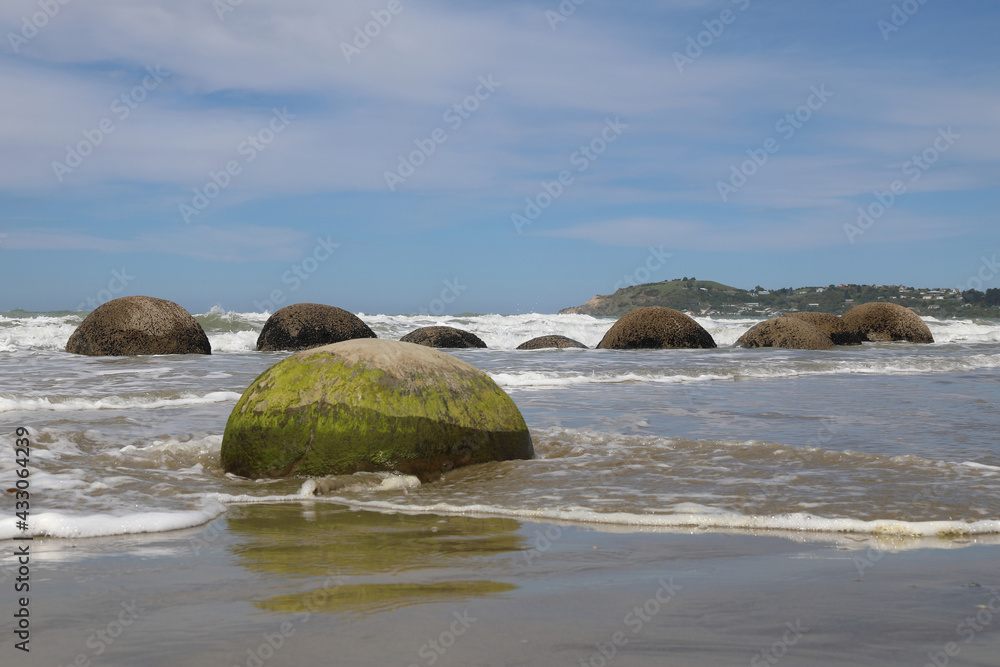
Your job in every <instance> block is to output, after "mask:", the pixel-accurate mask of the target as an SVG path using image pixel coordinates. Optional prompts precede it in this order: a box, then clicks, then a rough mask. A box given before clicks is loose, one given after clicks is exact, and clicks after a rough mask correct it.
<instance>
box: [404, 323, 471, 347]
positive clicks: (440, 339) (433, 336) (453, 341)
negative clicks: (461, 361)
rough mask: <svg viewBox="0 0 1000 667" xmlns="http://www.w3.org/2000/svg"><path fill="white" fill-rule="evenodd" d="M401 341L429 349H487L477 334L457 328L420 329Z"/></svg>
mask: <svg viewBox="0 0 1000 667" xmlns="http://www.w3.org/2000/svg"><path fill="white" fill-rule="evenodd" d="M399 340H400V342H403V343H416V344H417V345H426V346H427V347H450V348H463V347H466V348H468V347H486V343H484V342H483V341H482V339H481V338H479V336H477V335H476V334H474V333H472V332H470V331H465V330H463V329H456V328H455V327H420V328H419V329H414V330H413V331H411V332H410V333H408V334H406V335H405V336H403V337H402V338H400V339H399Z"/></svg>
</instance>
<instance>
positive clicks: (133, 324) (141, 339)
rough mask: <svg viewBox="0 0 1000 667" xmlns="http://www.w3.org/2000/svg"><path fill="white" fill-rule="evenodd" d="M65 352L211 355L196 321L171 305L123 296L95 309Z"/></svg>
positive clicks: (71, 337)
mask: <svg viewBox="0 0 1000 667" xmlns="http://www.w3.org/2000/svg"><path fill="white" fill-rule="evenodd" d="M66 351H67V352H71V353H73V354H87V355H90V356H114V357H124V356H131V355H136V354H212V345H211V343H209V342H208V336H206V335H205V330H204V329H202V328H201V325H200V324H198V320H196V319H194V317H192V316H191V313H189V312H187V311H186V310H184V309H183V308H181V307H180V306H178V305H177V304H176V303H174V302H173V301H167V300H166V299H156V298H154V297H151V296H123V297H121V298H118V299H112V300H111V301H108V302H107V303H105V304H102V305H100V306H98V307H97V308H95V309H94V310H93V311H91V313H90V314H89V315H87V317H86V318H85V319H84V320H83V322H81V323H80V326H78V327H77V328H76V331H74V332H73V335H71V336H70V337H69V340H68V341H67V342H66Z"/></svg>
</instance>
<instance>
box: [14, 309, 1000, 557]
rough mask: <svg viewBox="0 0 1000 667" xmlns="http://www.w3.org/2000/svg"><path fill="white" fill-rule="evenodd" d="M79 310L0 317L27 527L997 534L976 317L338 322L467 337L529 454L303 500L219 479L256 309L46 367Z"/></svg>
mask: <svg viewBox="0 0 1000 667" xmlns="http://www.w3.org/2000/svg"><path fill="white" fill-rule="evenodd" d="M85 315H86V314H85V313H70V312H56V313H25V312H21V311H11V312H7V313H0V414H2V415H3V421H4V423H5V424H6V427H5V429H4V431H5V432H6V433H7V435H6V436H0V437H6V438H7V440H8V442H7V443H6V445H5V446H4V447H3V448H2V449H0V451H3V452H6V454H4V455H3V456H0V480H3V483H2V487H3V489H4V490H6V489H7V488H11V487H13V486H14V481H15V479H16V476H15V468H16V465H17V464H16V463H15V456H14V448H13V445H14V430H15V429H16V428H17V427H25V428H27V429H28V430H29V433H30V436H29V437H30V439H31V442H32V449H31V459H30V473H31V474H30V481H31V491H32V505H31V519H30V522H29V525H30V528H29V532H30V533H31V534H34V535H47V536H52V537H57V538H76V537H88V536H103V535H118V534H127V533H143V532H159V531H167V530H173V529H179V528H185V527H192V526H197V525H201V524H204V523H207V522H209V521H211V520H212V519H214V518H216V517H218V516H220V515H222V514H223V513H225V512H226V511H227V508H229V507H232V506H233V505H235V504H245V503H257V502H292V503H294V502H301V501H302V500H303V499H310V500H311V501H312V500H316V499H319V500H320V501H321V502H327V501H328V502H331V503H338V504H342V505H347V506H349V507H352V508H357V509H372V510H378V511H384V512H407V513H417V514H423V513H426V514H468V515H486V516H502V517H511V518H515V519H525V520H542V521H558V522H579V523H586V524H589V525H599V526H604V527H607V528H609V529H612V528H613V529H615V530H655V529H679V528H691V529H708V530H727V531H729V530H741V531H778V530H780V531H793V532H796V533H801V534H803V535H820V534H827V535H829V534H852V535H862V536H864V535H867V536H871V535H891V536H895V537H898V538H900V539H907V538H914V537H924V538H927V537H930V538H933V539H934V540H936V541H937V542H938V543H940V544H941V545H942V546H954V545H956V544H963V543H970V541H972V542H978V543H982V542H984V541H986V542H993V541H995V542H1000V438H998V432H1000V429H998V426H1000V409H998V408H1000V321H995V320H949V321H937V320H935V319H933V318H926V320H925V321H926V322H927V324H928V326H929V327H930V329H931V332H932V333H933V335H934V338H935V341H936V342H935V343H934V344H930V345H913V344H906V343H878V344H875V343H866V344H864V345H862V346H853V347H839V348H836V349H834V350H830V351H805V350H778V349H753V350H747V349H737V348H733V347H732V344H733V342H734V341H735V340H736V339H737V338H738V337H739V336H740V335H741V334H742V333H743V332H744V331H746V329H748V328H749V327H751V326H752V325H753V324H755V323H756V322H758V321H759V320H756V319H749V318H741V319H711V318H697V319H698V321H699V322H700V323H701V324H702V325H703V326H704V327H705V328H706V329H707V330H708V331H709V332H710V333H711V334H712V336H713V337H714V338H715V340H716V342H717V343H718V344H719V347H718V348H717V349H712V350H642V351H615V350H596V349H585V350H584V349H564V350H555V349H544V350H533V351H518V350H515V349H514V348H515V347H516V346H517V345H518V344H520V343H522V342H524V341H526V340H528V339H530V338H533V337H535V336H540V335H546V334H562V335H565V336H569V337H570V338H574V339H576V340H579V341H580V342H582V343H584V344H586V345H588V346H590V347H594V346H596V344H597V343H598V342H599V341H600V339H601V337H602V336H603V335H604V333H605V332H606V331H607V330H608V328H610V326H611V325H612V324H613V320H612V319H608V318H595V317H591V316H588V315H549V314H537V313H531V314H525V315H460V316H446V317H433V316H411V315H381V314H376V315H371V314H365V313H360V314H359V316H360V317H361V318H362V319H363V320H364V321H365V322H367V323H368V325H369V326H370V327H371V328H372V329H373V330H374V331H375V332H376V334H377V335H378V336H379V337H380V338H386V339H398V338H400V337H401V336H403V335H404V334H406V333H408V332H409V331H411V330H413V329H415V328H417V327H421V326H428V325H448V326H455V327H459V328H462V329H466V330H469V331H472V332H473V333H475V334H477V335H478V336H479V337H480V338H482V339H483V340H484V341H485V342H486V343H487V345H488V346H489V349H484V350H483V349H476V350H451V351H449V352H450V353H451V354H454V355H456V356H458V357H460V358H461V359H463V360H465V361H467V362H469V363H471V364H473V365H475V366H477V367H479V368H481V369H483V370H484V371H485V372H487V373H488V374H489V375H490V376H491V377H492V378H493V379H494V380H495V381H496V382H497V383H498V384H499V385H500V386H501V387H503V388H504V390H505V391H507V392H508V393H509V394H510V395H511V397H512V398H513V399H514V401H515V403H516V404H517V406H518V407H519V408H520V410H521V412H522V414H523V415H524V417H525V420H526V421H527V423H528V426H529V428H530V429H531V435H532V439H533V441H534V444H535V458H534V459H533V460H530V461H508V462H502V463H491V464H485V465H479V466H471V467H468V468H462V469H459V470H455V471H452V472H450V473H448V474H447V475H445V476H444V477H443V478H442V479H441V480H440V481H437V482H432V483H426V484H421V483H420V482H419V481H417V480H416V478H413V477H406V476H400V475H393V474H389V473H385V474H371V473H368V474H358V475H354V476H350V477H348V478H345V479H340V480H337V481H336V484H335V485H334V486H336V487H337V488H336V490H335V491H331V492H329V493H328V494H327V495H317V493H318V492H319V491H320V490H321V489H322V488H326V487H324V486H323V485H317V484H316V482H315V481H314V480H308V479H303V478H297V479H287V480H265V481H251V480H246V479H241V478H238V477H234V476H232V475H227V474H225V473H224V472H223V471H222V470H221V468H220V466H219V448H220V445H221V442H222V434H223V431H224V429H225V424H226V419H227V418H228V416H229V414H230V412H231V411H232V409H233V406H234V405H235V403H236V401H237V400H238V398H239V396H240V395H241V393H242V392H243V391H244V390H245V389H246V388H247V387H248V386H249V384H250V383H251V382H252V381H253V380H254V378H256V377H257V376H258V375H259V374H260V373H261V372H263V371H264V370H265V369H267V368H268V367H270V366H271V365H273V364H274V363H276V362H278V361H280V360H281V359H283V358H285V357H286V356H288V354H289V353H287V352H280V353H275V352H256V351H254V348H255V343H256V339H257V335H258V334H259V332H260V329H261V327H262V326H263V324H264V322H265V321H266V320H267V317H268V315H267V313H235V312H226V311H225V310H223V309H221V308H213V309H212V310H211V311H210V312H208V313H205V314H201V315H197V316H196V317H197V319H198V320H199V321H200V322H201V324H202V326H203V327H204V329H205V331H206V333H207V334H208V337H209V340H210V341H211V343H212V349H213V354H212V355H211V356H201V355H170V356H143V357H85V356H78V355H72V354H67V353H66V352H65V351H64V349H65V345H66V341H67V339H68V338H69V336H70V334H71V333H72V332H73V330H74V329H75V328H76V326H77V325H78V324H79V323H80V322H81V321H82V319H83V317H84V316H85ZM7 445H9V446H7ZM327 486H329V485H327ZM10 505H11V507H13V503H10ZM18 534H23V533H21V531H19V530H18V529H17V526H16V519H15V517H14V514H13V510H11V512H9V513H8V516H0V539H6V538H11V537H13V536H15V535H18Z"/></svg>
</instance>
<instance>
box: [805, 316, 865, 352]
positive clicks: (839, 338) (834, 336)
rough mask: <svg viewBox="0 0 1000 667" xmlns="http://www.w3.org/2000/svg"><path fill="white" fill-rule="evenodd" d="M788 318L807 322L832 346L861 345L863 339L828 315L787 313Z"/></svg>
mask: <svg viewBox="0 0 1000 667" xmlns="http://www.w3.org/2000/svg"><path fill="white" fill-rule="evenodd" d="M787 316H788V317H794V318H795V319H798V320H802V321H803V322H808V323H809V324H811V325H813V326H814V327H816V328H817V329H819V330H820V331H822V332H823V333H825V334H826V335H827V336H829V337H830V340H832V341H833V344H834V345H861V343H863V342H865V339H864V337H863V336H862V335H861V334H859V333H858V332H857V331H852V330H851V329H850V328H848V326H847V325H846V324H844V320H842V319H840V318H839V317H837V316H836V315H831V314H830V313H788V315H787Z"/></svg>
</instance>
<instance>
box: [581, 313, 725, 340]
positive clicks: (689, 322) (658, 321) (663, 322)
mask: <svg viewBox="0 0 1000 667" xmlns="http://www.w3.org/2000/svg"><path fill="white" fill-rule="evenodd" d="M597 347H598V349H601V350H641V349H663V348H711V347H716V344H715V340H713V339H712V336H711V334H709V333H708V332H707V331H705V329H704V328H703V327H702V326H701V325H700V324H698V323H697V322H695V321H694V320H693V319H692V318H690V317H688V316H687V315H685V314H684V313H682V312H680V311H679V310H674V309H673V308H665V307H663V306H648V307H646V308H636V309H635V310H632V311H629V312H627V313H625V314H624V315H622V317H621V318H620V319H619V320H618V321H617V322H615V324H614V326H612V327H611V329H610V330H608V332H607V333H606V334H604V338H602V339H601V342H600V343H598V345H597Z"/></svg>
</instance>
